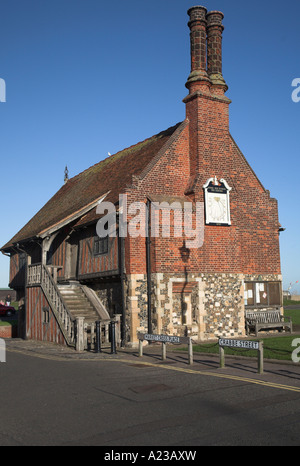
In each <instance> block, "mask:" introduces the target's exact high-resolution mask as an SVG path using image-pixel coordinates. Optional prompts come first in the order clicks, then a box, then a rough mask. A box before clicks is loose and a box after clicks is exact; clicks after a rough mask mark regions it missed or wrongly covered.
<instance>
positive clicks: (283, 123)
mask: <svg viewBox="0 0 300 466" xmlns="http://www.w3.org/2000/svg"><path fill="white" fill-rule="evenodd" d="M195 4H197V3H196V2H195V3H192V2H191V1H187V0H151V2H143V1H142V2H141V1H137V0H126V1H124V0H114V1H113V2H111V1H102V0H26V2H25V1H24V0H10V1H9V2H5V1H3V0H2V1H1V2H0V9H1V10H0V14H1V28H0V43H1V47H0V78H2V79H4V80H5V82H6V86H7V101H6V103H0V122H1V138H0V154H1V172H2V177H1V188H2V189H1V204H0V205H1V217H2V221H1V224H2V228H1V231H0V244H1V246H2V245H3V244H4V243H6V242H7V241H8V240H9V239H10V238H11V237H12V236H13V235H14V234H15V233H16V232H17V231H18V230H19V229H20V228H21V227H22V226H23V225H24V224H25V223H27V221H28V220H29V219H30V218H31V217H32V216H33V215H34V214H35V213H36V212H37V211H38V210H39V209H40V208H41V207H42V206H43V205H44V204H45V202H46V201H47V200H48V199H49V198H50V197H51V196H52V195H53V194H54V193H55V192H56V191H57V190H58V189H59V188H60V187H61V185H62V184H63V177H64V168H65V165H68V167H69V173H70V177H71V176H74V175H76V174H77V173H79V172H81V171H82V170H84V169H86V168H87V167H89V166H91V165H93V164H95V163H97V162H99V161H100V160H102V159H103V158H105V157H106V156H107V154H108V152H110V153H111V154H113V153H115V152H117V151H118V150H121V149H123V148H125V147H128V146H130V145H132V144H135V143H136V142H138V141H142V140H143V139H145V138H147V137H150V136H152V135H153V134H156V133H158V132H160V131H162V130H164V129H166V128H168V127H170V126H172V125H173V124H175V123H177V122H179V121H182V120H183V119H184V118H185V106H184V104H183V103H182V99H183V98H184V97H185V96H186V94H187V90H186V88H185V82H186V80H187V77H188V75H189V72H190V55H189V53H190V48H189V47H190V46H189V30H188V27H187V21H188V16H187V10H188V8H189V7H191V6H194V5H195ZM200 4H201V3H200ZM202 4H203V5H204V6H205V7H206V8H207V9H208V10H221V11H222V12H223V13H224V14H225V18H224V25H225V31H224V35H223V75H224V77H225V79H226V82H227V84H228V86H229V90H228V92H227V96H228V97H229V98H230V99H231V100H232V104H231V106H230V130H231V134H232V136H233V137H234V139H235V140H236V142H237V143H238V145H239V147H240V149H241V150H242V152H243V153H244V155H245V156H246V158H247V160H248V161H249V163H250V165H251V166H252V168H253V169H254V171H255V172H256V174H257V176H258V177H259V178H260V180H261V182H262V183H263V185H264V186H265V188H266V189H269V190H270V192H271V196H272V197H275V198H276V199H277V200H278V205H279V215H280V222H281V224H282V226H283V227H285V228H286V231H285V232H284V233H282V234H281V237H280V243H281V260H282V272H283V279H284V287H285V288H287V287H288V286H289V283H290V282H293V283H294V282H295V281H296V280H300V266H299V264H300V248H299V231H300V215H299V186H298V185H299V182H298V174H299V168H300V162H299V160H300V153H299V145H300V102H299V103H294V102H293V101H292V99H291V94H292V91H293V88H292V86H291V84H292V81H293V79H295V78H300V59H299V58H300V57H299V54H300V52H299V43H300V27H299V18H300V2H299V1H296V0H287V1H285V2H284V3H282V2H279V1H274V0H272V1H270V0H264V1H263V2H261V1H258V0H252V1H251V2H241V1H240V0H208V1H203V3H202ZM8 267H9V260H8V258H6V257H4V256H2V255H0V287H6V286H7V285H8ZM293 291H295V292H296V291H297V292H298V293H299V294H300V285H298V288H297V286H295V287H294V288H293Z"/></svg>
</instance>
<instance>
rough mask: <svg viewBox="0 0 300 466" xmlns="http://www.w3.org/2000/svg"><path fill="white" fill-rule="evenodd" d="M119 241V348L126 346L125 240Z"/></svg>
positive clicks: (120, 238)
mask: <svg viewBox="0 0 300 466" xmlns="http://www.w3.org/2000/svg"><path fill="white" fill-rule="evenodd" d="M119 241H120V249H119V250H120V279H121V300H122V319H121V346H122V348H124V347H125V345H126V297H125V283H124V280H125V238H122V237H120V236H119Z"/></svg>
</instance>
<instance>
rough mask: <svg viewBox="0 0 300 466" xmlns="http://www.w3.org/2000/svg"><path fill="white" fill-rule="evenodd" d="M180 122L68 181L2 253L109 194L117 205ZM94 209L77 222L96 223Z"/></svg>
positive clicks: (108, 198)
mask: <svg viewBox="0 0 300 466" xmlns="http://www.w3.org/2000/svg"><path fill="white" fill-rule="evenodd" d="M179 126H180V123H179V124H178V125H176V126H173V127H171V128H169V129H167V130H166V131H163V132H161V133H159V134H157V135H155V136H153V137H151V138H149V139H146V140H145V141H143V142H140V143H138V144H136V145H134V146H131V147H129V148H128V149H124V150H122V151H120V152H117V153H116V154H115V155H112V156H110V157H108V158H106V159H105V160H103V161H101V162H99V163H97V164H96V165H93V166H92V167H90V168H88V169H87V170H85V171H83V172H82V173H80V174H79V175H77V176H75V177H74V178H71V179H69V180H68V181H67V182H66V183H65V184H64V185H63V186H62V187H61V189H60V190H59V191H58V192H57V193H56V194H55V195H54V196H53V197H52V198H51V199H50V200H49V201H48V202H47V203H46V204H45V205H44V207H42V209H41V210H40V211H39V212H38V213H37V214H36V215H35V216H34V217H33V218H32V219H31V220H30V221H29V222H28V223H27V224H26V225H25V226H24V227H23V228H22V229H21V230H20V231H19V232H18V233H17V234H16V235H15V236H14V237H13V238H12V239H11V240H10V241H9V242H8V243H6V245H5V246H3V247H2V248H1V249H2V250H7V249H9V247H11V246H12V245H13V244H16V243H20V242H22V241H26V240H28V239H30V238H35V237H37V236H38V235H39V233H40V232H42V231H44V230H46V229H47V228H50V227H52V226H53V225H55V224H57V223H59V222H62V221H63V220H64V219H65V218H67V217H69V216H71V215H72V214H74V213H75V212H78V211H80V210H81V209H83V208H84V207H85V206H87V205H88V204H90V203H92V202H93V201H95V200H96V199H99V198H100V197H101V196H102V195H103V194H105V193H107V192H109V194H108V195H107V197H106V198H105V200H106V201H111V202H113V203H115V202H117V200H118V196H119V194H120V193H121V192H122V191H123V190H124V189H125V188H126V187H127V186H130V185H131V184H132V176H133V175H135V176H138V175H139V174H141V173H142V172H143V171H144V170H145V169H146V168H147V166H148V164H150V163H151V161H152V160H153V159H154V158H155V156H157V154H158V153H159V151H161V150H162V149H163V147H164V146H165V145H166V144H168V141H169V140H170V138H171V136H172V135H173V134H174V132H175V131H176V129H177V128H178V127H179ZM95 211H96V209H95V208H94V209H93V210H92V211H91V212H89V213H88V214H86V215H84V217H83V218H82V219H81V220H80V219H79V223H81V224H86V223H90V222H91V221H93V220H95V218H96V217H95V214H96V212H95Z"/></svg>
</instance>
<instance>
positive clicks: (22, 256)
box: [19, 253, 26, 270]
mask: <svg viewBox="0 0 300 466" xmlns="http://www.w3.org/2000/svg"><path fill="white" fill-rule="evenodd" d="M25 266H26V254H25V253H22V254H19V269H20V270H22V269H24V268H25Z"/></svg>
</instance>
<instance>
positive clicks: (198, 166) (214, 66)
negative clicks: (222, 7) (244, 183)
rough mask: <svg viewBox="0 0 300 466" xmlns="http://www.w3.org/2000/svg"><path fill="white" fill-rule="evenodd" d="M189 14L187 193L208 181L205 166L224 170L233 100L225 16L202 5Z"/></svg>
mask: <svg viewBox="0 0 300 466" xmlns="http://www.w3.org/2000/svg"><path fill="white" fill-rule="evenodd" d="M188 15H189V16H190V21H189V23H188V26H189V28H190V42H191V72H190V75H189V77H188V80H187V83H186V87H187V88H188V90H189V94H188V95H187V97H185V99H183V102H184V103H185V104H186V118H187V120H188V121H189V154H190V181H189V187H188V188H187V190H186V192H187V193H190V194H192V193H193V192H197V190H195V191H194V188H195V183H197V182H199V183H203V184H204V183H205V182H206V181H207V178H206V179H203V180H202V179H201V180H200V177H201V176H202V174H203V173H204V172H205V167H208V166H209V167H210V168H212V167H213V170H212V172H211V173H210V176H214V174H215V173H214V172H216V173H218V174H219V172H220V173H221V170H220V167H222V163H223V162H222V156H221V154H222V153H224V150H223V147H224V144H225V141H228V138H229V104H230V103H231V101H230V99H228V98H227V97H226V96H225V92H226V91H227V89H228V87H227V85H226V82H225V80H224V78H223V75H222V33H223V30H224V26H223V24H222V20H223V18H224V15H223V13H221V12H220V11H211V12H209V13H208V12H207V10H206V8H205V7H203V6H194V7H192V8H190V9H189V10H188ZM205 176H207V174H206V175H205ZM203 184H202V186H203ZM193 187H194V188H193ZM198 192H199V190H198Z"/></svg>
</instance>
